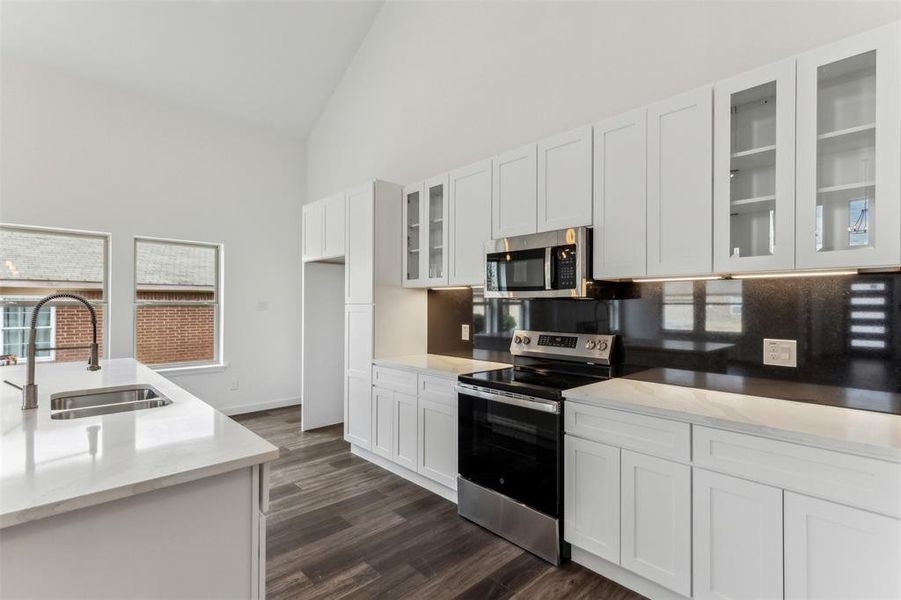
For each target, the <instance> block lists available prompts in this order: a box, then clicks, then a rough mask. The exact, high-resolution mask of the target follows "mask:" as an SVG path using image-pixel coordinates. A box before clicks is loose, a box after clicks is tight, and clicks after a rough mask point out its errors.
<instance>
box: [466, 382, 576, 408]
mask: <svg viewBox="0 0 901 600" xmlns="http://www.w3.org/2000/svg"><path fill="white" fill-rule="evenodd" d="M456 390H457V392H458V393H460V394H466V395H467V396H475V397H476V398H482V399H483V400H488V401H489V402H500V403H501V404H509V405H511V406H519V407H520V408H526V409H529V410H538V411H541V412H546V413H553V414H559V413H560V403H559V402H554V401H553V400H541V399H538V398H525V397H522V396H505V395H502V394H493V393H491V392H486V391H484V390H481V389H478V388H471V387H469V386H466V385H463V384H460V383H458V384H457V385H456Z"/></svg>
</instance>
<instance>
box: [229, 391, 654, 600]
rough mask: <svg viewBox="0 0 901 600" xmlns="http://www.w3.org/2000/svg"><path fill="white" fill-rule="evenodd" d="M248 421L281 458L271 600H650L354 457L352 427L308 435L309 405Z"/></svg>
mask: <svg viewBox="0 0 901 600" xmlns="http://www.w3.org/2000/svg"><path fill="white" fill-rule="evenodd" d="M237 420H238V421H239V422H241V423H242V424H243V425H245V426H246V427H248V428H250V429H251V430H253V431H255V432H256V433H257V434H259V435H261V436H263V437H264V438H266V439H268V440H269V441H270V442H272V443H273V444H275V445H277V446H278V447H279V448H280V450H281V457H280V458H279V459H278V460H277V461H276V462H275V463H274V464H273V465H272V472H271V506H270V512H269V516H268V519H267V545H266V551H267V573H266V581H267V590H268V597H269V599H270V600H282V599H288V598H428V599H433V598H473V599H483V598H484V599H491V600H493V599H499V598H517V599H539V598H567V599H576V598H605V599H611V600H639V599H640V598H642V596H639V595H638V594H635V593H634V592H631V591H629V590H627V589H625V588H623V587H621V586H619V585H617V584H616V583H614V582H612V581H610V580H608V579H605V578H603V577H601V576H599V575H597V574H595V573H592V572H591V571H588V570H587V569H584V568H582V567H580V566H578V565H575V564H573V563H569V564H567V565H566V566H564V567H562V568H556V567H553V566H551V565H549V564H547V563H545V562H544V561H542V560H540V559H538V558H535V557H534V556H532V555H531V554H529V553H527V552H525V551H523V550H521V549H520V548H518V547H517V546H514V545H513V544H510V543H509V542H507V541H505V540H503V539H501V538H499V537H497V536H495V535H493V534H491V533H489V532H488V531H486V530H484V529H482V528H481V527H479V526H478V525H474V524H473V523H470V522H469V521H467V520H465V519H463V518H461V517H459V516H457V511H456V506H455V505H454V504H453V503H451V502H448V501H447V500H445V499H443V498H441V497H439V496H436V495H435V494H433V493H431V492H429V491H427V490H425V489H423V488H421V487H419V486H417V485H415V484H413V483H410V482H408V481H406V480H404V479H402V478H400V477H398V476H396V475H394V474H392V473H389V472H388V471H385V470H384V469H382V468H380V467H377V466H375V465H374V464H372V463H369V462H367V461H365V460H363V459H361V458H358V457H356V456H353V455H352V454H351V453H350V446H349V445H348V444H347V443H346V442H345V441H344V440H343V439H342V430H341V426H336V427H326V428H323V429H319V430H316V431H308V432H301V431H300V410H299V408H297V407H291V408H284V409H279V410H272V411H264V412H259V413H254V414H250V415H242V416H240V417H237Z"/></svg>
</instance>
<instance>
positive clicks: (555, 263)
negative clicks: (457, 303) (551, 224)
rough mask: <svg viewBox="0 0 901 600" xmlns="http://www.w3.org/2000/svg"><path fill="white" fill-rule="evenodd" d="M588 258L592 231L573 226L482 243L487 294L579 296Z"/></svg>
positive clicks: (583, 289)
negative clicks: (483, 244)
mask: <svg viewBox="0 0 901 600" xmlns="http://www.w3.org/2000/svg"><path fill="white" fill-rule="evenodd" d="M590 260H591V231H590V230H589V229H588V228H587V227H574V228H570V229H560V230H558V231H547V232H543V233H533V234H530V235H520V236H514V237H508V238H502V239H499V240H491V241H490V242H487V243H486V244H485V297H486V298H582V297H584V296H585V295H586V292H587V287H588V279H589V270H590Z"/></svg>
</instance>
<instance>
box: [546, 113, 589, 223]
mask: <svg viewBox="0 0 901 600" xmlns="http://www.w3.org/2000/svg"><path fill="white" fill-rule="evenodd" d="M591 151H592V148H591V126H586V127H581V128H579V129H575V130H573V131H569V132H567V133H564V134H561V135H558V136H555V137H552V138H550V139H547V140H543V141H541V142H539V143H538V231H553V230H555V229H566V228H568V227H579V226H582V225H585V226H591Z"/></svg>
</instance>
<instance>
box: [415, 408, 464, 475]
mask: <svg viewBox="0 0 901 600" xmlns="http://www.w3.org/2000/svg"><path fill="white" fill-rule="evenodd" d="M416 466H417V469H416V470H417V471H418V472H419V474H420V475H422V476H424V477H428V478H429V479H432V480H433V481H437V482H438V483H440V484H441V485H444V486H447V487H449V488H451V489H454V490H455V489H457V406H456V398H454V403H447V402H441V401H436V400H432V399H429V398H425V397H423V396H420V397H419V457H418V459H417V465H416Z"/></svg>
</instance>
